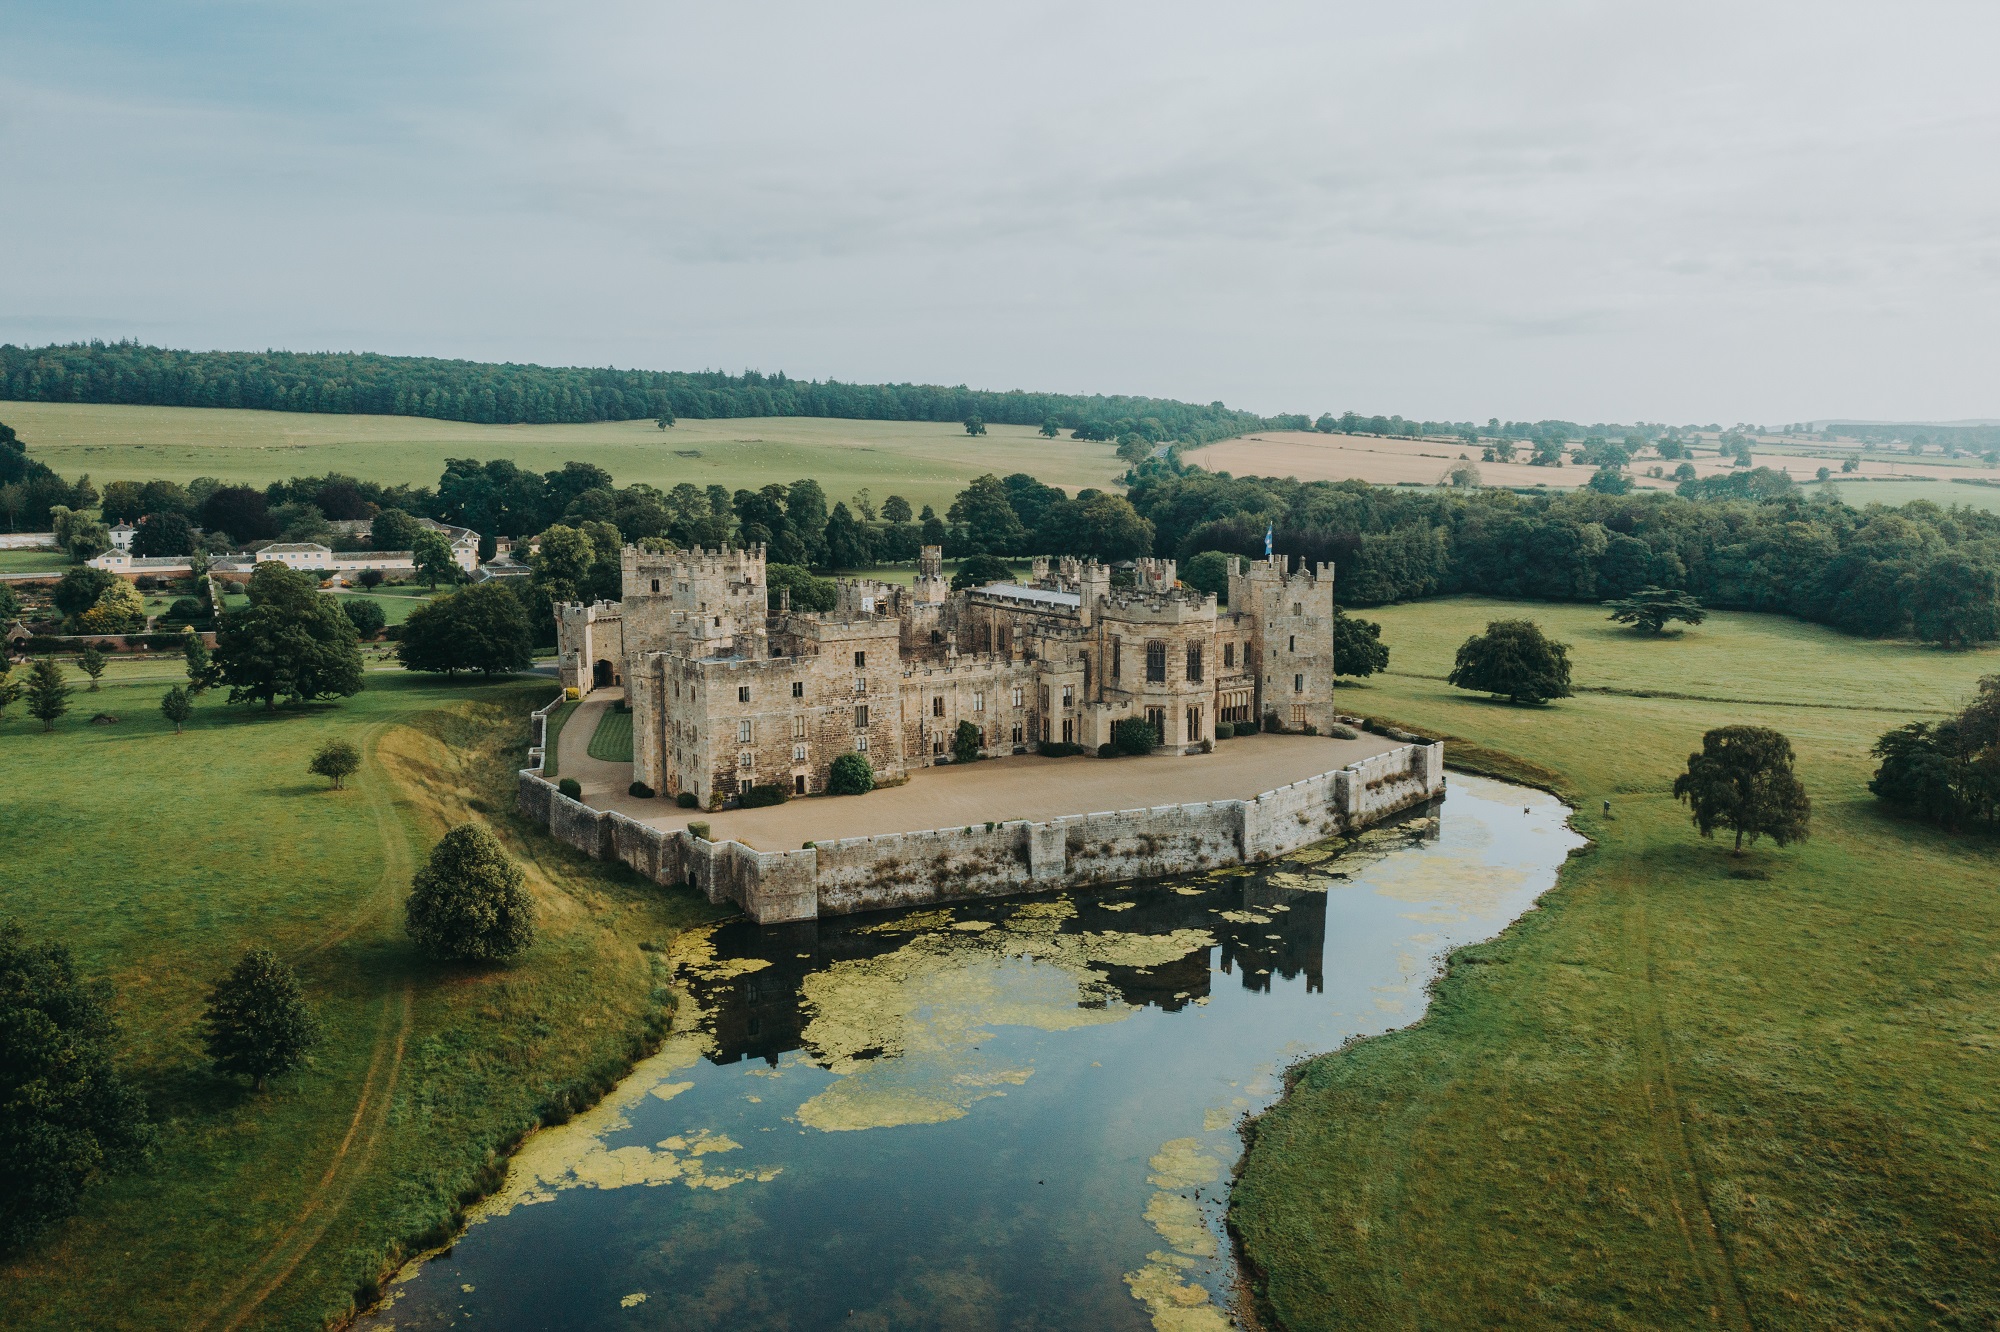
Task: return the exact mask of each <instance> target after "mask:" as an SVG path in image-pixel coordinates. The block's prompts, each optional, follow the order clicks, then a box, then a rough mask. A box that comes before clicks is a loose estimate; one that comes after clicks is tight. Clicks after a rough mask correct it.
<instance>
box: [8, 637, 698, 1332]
mask: <svg viewBox="0 0 2000 1332" xmlns="http://www.w3.org/2000/svg"><path fill="white" fill-rule="evenodd" d="M176 666H177V663H172V662H128V661H123V660H120V661H116V662H114V664H113V666H112V668H111V670H110V671H109V672H108V673H107V674H106V676H105V683H104V687H103V689H102V690H101V691H100V692H98V693H96V694H83V693H79V694H78V695H77V702H78V703H79V704H82V703H83V701H84V700H86V699H87V700H88V708H87V709H86V708H83V707H79V709H78V711H77V712H75V713H72V714H71V716H70V717H68V718H66V719H64V720H63V721H62V722H60V723H59V724H58V726H57V729H56V731H55V733H54V734H43V733H42V732H41V729H40V727H39V725H37V724H36V723H34V722H32V721H31V720H24V719H23V718H22V716H21V713H20V710H19V709H18V708H16V709H13V710H11V711H10V715H9V716H8V718H7V719H6V720H5V721H4V722H0V788H4V789H5V790H6V791H7V792H8V793H9V794H8V797H7V801H6V813H5V816H4V826H5V844H6V858H5V863H4V866H0V879H4V882H5V895H4V904H0V905H4V910H5V911H6V912H7V913H8V914H12V915H17V916H19V917H20V918H21V920H22V922H23V923H24V924H25V926H26V927H27V930H28V933H29V934H30V935H31V936H32V937H36V938H50V939H56V940H60V941H61V942H63V943H65V944H67V945H68V946H69V947H70V948H71V949H72V950H73V951H74V952H75V954H76V956H77V960H78V964H79V966H80V968H81V969H82V970H83V971H84V973H85V974H87V975H89V976H92V977H102V978H104V979H107V980H109V981H110V982H111V983H112V984H113V985H114V986H115V987H116V1003H115V1009H116V1012H117V1015H118V1018H119V1021H120V1023H121V1028H122V1031H121V1040H120V1047H121V1053H120V1055H119V1063H120V1065H121V1067H123V1068H124V1069H125V1070H127V1071H128V1072H129V1073H130V1074H131V1075H132V1076H133V1077H134V1078H135V1079H136V1080H137V1082H138V1084H139V1085H140V1086H141V1087H142V1088H143V1090H144V1091H145V1093H146V1095H147V1097H148V1100H149V1102H150V1104H151V1106H152V1109H153V1114H154V1116H155V1118H156V1119H157V1120H158V1121H159V1123H160V1124H161V1125H162V1134H161V1141H160V1146H159V1149H158V1150H157V1152H156V1153H155V1154H154V1156H153V1158H152V1159H151V1161H150V1162H148V1163H147V1164H145V1165H144V1166H142V1167H141V1168H139V1169H137V1170H136V1171H133V1172H132V1173H129V1174H123V1175H117V1176H113V1177H111V1178H109V1179H106V1180H104V1181H101V1182H100V1183H99V1184H97V1185H96V1186H94V1187H93V1189H92V1190H91V1191H90V1192H89V1193H88V1194H87V1196H86V1199H85V1206H84V1211H83V1213H82V1214H81V1215H80V1216H78V1217H76V1218H75V1219H73V1220H72V1221H70V1222H67V1223H65V1224H64V1225H62V1226H61V1227H60V1228H59V1229H58V1230H56V1231H55V1232H54V1233H53V1234H52V1235H51V1236H49V1237H48V1238H47V1239H45V1240H44V1241H42V1242H41V1243H39V1244H37V1245H35V1246H32V1247H30V1248H29V1249H27V1250H26V1251H24V1252H21V1253H17V1254H14V1255H11V1256H10V1257H9V1258H8V1259H7V1260H6V1261H5V1263H4V1265H0V1326H5V1327H7V1328H9V1329H17V1328H18V1329H41V1328H48V1329H54V1328H65V1329H66V1328H77V1327H89V1328H133V1329H141V1328H145V1329H150V1328H160V1327H180V1328H205V1329H210V1332H216V1330H219V1329H226V1328H294V1327H317V1326H320V1325H321V1323H322V1321H323V1320H326V1319H329V1318H336V1317H339V1316H340V1315H342V1314H343V1313H344V1312H345V1311H347V1310H348V1309H350V1308H351V1307H352V1304H353V1301H354V1297H355V1295H356V1293H357V1292H361V1293H362V1294H364V1295H366V1294H368V1293H369V1292H371V1291H372V1290H373V1283H374V1281H375V1279H376V1278H377V1277H378V1276H379V1275H380V1274H381V1273H382V1271H383V1270H384V1264H385V1263H387V1262H389V1261H391V1260H392V1259H393V1258H394V1257H395V1255H396V1254H397V1252H398V1246H399V1245H402V1244H404V1243H414V1242H416V1241H417V1240H418V1239H419V1237H428V1238H430V1239H432V1240H435V1239H436V1238H438V1237H441V1236H442V1235H443V1234H444V1233H446V1231H445V1228H446V1226H447V1225H448V1223H449V1222H450V1221H451V1218H452V1217H453V1216H454V1215H455V1212H456V1209H457V1208H458V1206H459V1205H460V1201H461V1198H462V1197H464V1196H468V1195H469V1193H470V1192H476V1191H477V1190H479V1189H481V1188H483V1187H489V1186H490V1185H491V1184H492V1183H493V1181H494V1180H495V1179H496V1178H497V1174H496V1164H495V1163H496V1161H497V1159H498V1156H499V1154H500V1153H501V1152H503V1151H504V1150H505V1149H506V1148H507V1146H508V1145H509V1144H510V1143H511V1142H512V1141H513V1140H514V1139H515V1138H516V1137H517V1136H518V1135H519V1134H520V1133H521V1132H523V1131H524V1130H526V1129H527V1128H529V1127H530V1126H531V1125H533V1124H534V1123H535V1121H536V1119H537V1117H538V1116H541V1115H544V1114H558V1115H560V1114H564V1113H566V1112H567V1111H566V1107H568V1106H570V1105H572V1104H574V1103H577V1102H580V1101H581V1100H582V1099H584V1098H585V1097H587V1096H588V1095H590V1094H591V1092H592V1091H593V1089H595V1088H598V1087H601V1086H604V1085H606V1084H608V1082H609V1080H610V1079H611V1078H613V1077H615V1076H616V1075H617V1074H618V1073H619V1072H620V1071H622V1069H623V1068H624V1067H625V1065H626V1063H627V1061H628V1060H629V1059H630V1058H631V1057H632V1055H633V1054H634V1053H635V1050H636V1049H637V1048H638V1046H639V1044H640V1043H641V1042H642V1041H643V1040H645V1039H647V1037H648V1033H649V1032H653V1031H657V1030H658V1029H659V1028H660V1027H661V1026H662V1024H663V1023H664V1022H665V1021H666V1018H667V1012H666V1010H665V1009H664V1008H663V1007H662V1001H661V998H660V997H659V996H660V991H659V988H658V987H659V977H658V976H657V974H656V972H655V968H654V963H653V958H654V956H655V955H654V954H652V953H649V952H646V951H642V950H641V949H640V948H639V946H638V945H639V944H640V943H641V942H645V941H659V942H664V941H665V940H667V939H669V938H671V937H672V936H673V934H674V933H675V932H676V931H677V930H678V929H679V928H681V927H682V926H683V925H685V924H687V923H689V922H692V921H695V920H701V919H709V918H712V916H713V915H714V912H713V911H712V909H711V908H709V907H708V906H707V905H706V904H705V903H702V902H701V901H699V900H698V899H697V898H695V897H693V896H692V895H691V894H687V893H684V892H680V891H674V890H666V889H661V888H659V887H657V886H655V885H652V884H649V883H645V882H643V881H641V880H639V879H638V878H637V877H636V876H634V875H631V874H630V873H628V872H625V871H624V870H622V869H620V868H618V867H614V866H606V865H601V864H596V863H593V862H590V861H586V860H584V859H582V858H581V857H578V856H575V855H573V854H572V853H570V852H568V851H566V850H565V849H563V848H561V847H559V846H557V845H556V844H554V843H553V842H551V841H550V840H549V839H548V838H547V837H545V836H535V835H534V834H533V832H532V830H530V829H528V828H527V827H526V826H525V825H517V824H516V822H515V820H514V819H513V818H512V816H511V815H510V814H509V813H507V811H509V810H511V808H512V806H513V782H514V776H513V774H514V769H515V768H517V767H518V766H519V763H520V758H521V754H522V752H523V751H524V750H525V748H526V746H527V743H528V726H527V714H528V712H529V711H530V710H531V709H533V708H535V707H537V706H539V705H540V704H541V703H543V702H545V701H546V699H547V697H548V688H549V687H548V682H547V681H546V680H542V679H536V680H527V679H519V680H509V681H502V682H497V683H492V684H474V683H466V682H459V683H441V682H436V681H432V680H428V679H424V678H419V677H415V676H409V675H405V674H403V673H402V672H400V671H395V670H386V671H375V672H371V674H370V675H369V676H368V688H367V689H366V690H364V691H363V692H362V693H361V694H360V695H358V696H356V697H355V698H353V699H349V700H346V701H344V702H343V703H341V704H339V705H337V706H325V707H312V708H306V709H301V710H297V711H286V710H280V711H279V712H277V713H275V714H266V713H264V712H263V711H262V710H261V709H257V708H245V707H233V708H232V707H227V706H225V705H223V704H222V703H221V702H220V701H219V700H218V699H216V698H215V697H214V696H210V697H208V698H205V699H204V700H203V701H202V702H201V704H200V708H199V711H198V712H197V714H196V717H195V719H194V720H193V721H192V722H190V723H189V724H188V727H187V731H186V734H184V735H181V736H175V735H174V734H173V729H172V727H171V726H170V725H168V724H167V723H166V721H165V720H164V719H163V718H162V717H161V715H160V713H159V707H158V705H159V699H160V695H161V694H162V693H163V692H164V691H165V690H166V688H167V687H168V686H169V685H170V684H172V683H175V682H176V681H177V680H178V679H179V672H178V670H177V669H176ZM79 687H81V682H79ZM97 711H103V712H105V713H109V714H112V715H115V716H117V717H118V718H119V720H118V722H117V723H116V724H115V725H108V726H93V725H90V724H89V723H88V722H87V721H86V720H85V718H86V717H88V716H89V715H90V713H92V712H97ZM331 736H339V737H342V738H345V739H349V740H352V741H354V742H355V743H356V744H357V745H358V746H359V747H360V748H361V749H362V751H363V754H364V755H365V758H364V762H363V767H362V770H361V771H360V773H358V774H357V775H356V776H355V777H354V778H353V779H352V780H351V782H350V783H349V789H347V790H345V791H338V792H336V791H332V790H330V789H329V788H328V786H327V783H325V782H324V781H323V780H320V779H318V778H314V777H311V776H310V775H308V774H307V772H306V770H305V765H306V762H307V759H308V757H309V756H310V754H311V753H312V750H313V748H314V747H315V746H316V745H317V744H318V743H319V742H320V741H321V740H322V739H325V738H328V737H331ZM466 821H479V822H483V823H486V824H488V825H489V826H491V827H493V828H494V829H495V831H496V832H498V833H499V835H500V836H501V837H502V839H503V841H505V842H506V843H507V845H508V847H509V849H510V851H511V852H512V853H513V854H514V855H515V856H516V857H517V858H518V859H519V860H520V861H521V863H522V865H523V868H524V869H525V870H526V872H527V876H528V882H529V887H530V890H531V891H532V892H533V894H534V895H535V898H536V901H537V903H538V906H539V908H540V917H541V937H540V939H539V941H538V942H537V944H536V945H535V947H534V948H533V949H532V950H531V951H530V952H529V953H528V954H527V955H526V956H525V957H524V958H523V959H521V960H520V961H518V962H517V963H515V964H514V965H512V966H507V967H491V968H465V967H447V966H440V965H438V964H435V963H431V962H429V961H427V960H425V959H424V958H422V957H420V956H419V955H418V954H417V953H416V952H415V950H414V949H413V948H412V947H411V946H410V944H409V941H408V940H407V939H406V938H405V937H404V935H403V932H402V902H403V898H404V896H405V894H406V893H407V891H408V888H409V880H410V874H411V872H412V871H413V870H414V869H415V867H416V865H417V864H418V863H419V861H420V859H421V858H422V857H423V856H424V855H425V854H426V853H427V851H428V848H429V847H430V845H431V844H432V843H433V842H434V841H435V839H436V838H437V837H438V836H440V835H441V834H442V832H443V831H444V830H445V829H446V828H448V827H450V826H452V825H455V824H458V823H462V822H466ZM252 944H268V945H270V946H271V947H273V948H275V949H277V951H278V952H279V953H280V955H281V956H283V957H284V958H285V959H286V960H287V961H288V962H290V963H291V964H292V965H293V966H294V967H296V968H297V969H298V971H299V973H300V975H301V977H302V979H303V980H304V982H305V986H306V991H307V994H308V997H309V999H310V1001H311V1002H312V1003H313V1004H314V1006H315V1007H316V1008H317V1009H318V1010H319V1012H320V1015H321V1017H322V1020H323V1021H324V1023H325V1026H326V1029H327V1033H328V1039H327V1041H326V1043H325V1045H324V1046H323V1047H322V1048H321V1049H320V1050H319V1052H318V1054H317V1058H316V1062H315V1064H314V1066H313V1067H312V1068H311V1069H309V1070H307V1071H305V1072H303V1073H301V1074H296V1075H292V1076H288V1077H285V1078H281V1079H278V1080H276V1081H275V1082H274V1083H273V1085H272V1088H271V1090H270V1091H269V1092H268V1093H266V1094H264V1095H262V1096H259V1095H255V1094H253V1093H251V1092H250V1091H249V1090H248V1088H247V1087H245V1086H239V1085H236V1084H233V1083H229V1082H225V1081H222V1080H220V1079H217V1078H215V1077H213V1076H211V1075H210V1073H209V1072H208V1071H207V1069H206V1067H205V1066H204V1064H203V1061H202V1059H201V1056H200V1051H199V1047H198V1043H197V1041H196V1039H195V1035H194V1027H195V1023H196V1021H197V1019H198V1017H199V1015H200V1011H201V1007H202V1003H203V996H204V993H205V991H206V989H207V987H208V986H209V985H210V984H211V983H212V982H213V980H214V979H215V978H216V977H217V976H219V975H221V974H222V973H223V972H224V971H226V970H227V969H228V968H229V966H230V965H231V964H233V963H234V961H235V960H236V958H237V957H239V956H240V955H241V953H242V952H243V950H244V949H245V948H246V947H249V946H250V945H252Z"/></svg>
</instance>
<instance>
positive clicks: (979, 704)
mask: <svg viewBox="0 0 2000 1332" xmlns="http://www.w3.org/2000/svg"><path fill="white" fill-rule="evenodd" d="M972 710H973V711H974V712H984V711H986V695H984V694H974V695H973V696H972Z"/></svg>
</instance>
